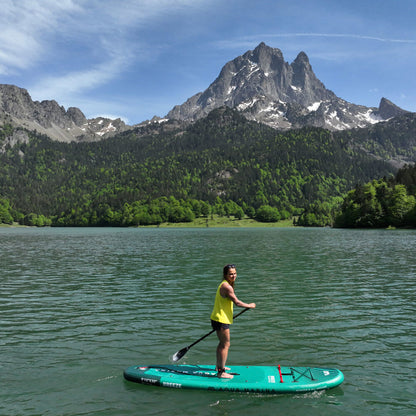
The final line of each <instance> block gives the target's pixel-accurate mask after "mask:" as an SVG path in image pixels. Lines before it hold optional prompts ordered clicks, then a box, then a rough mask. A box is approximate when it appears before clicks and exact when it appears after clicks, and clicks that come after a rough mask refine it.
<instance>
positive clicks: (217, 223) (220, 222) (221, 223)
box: [0, 217, 294, 228]
mask: <svg viewBox="0 0 416 416" xmlns="http://www.w3.org/2000/svg"><path fill="white" fill-rule="evenodd" d="M0 227H4V228H44V227H31V226H28V225H21V224H18V223H13V224H0ZM74 227H76V226H74ZM244 227H251V228H255V227H257V228H259V227H262V228H287V227H294V225H293V219H288V220H282V221H277V222H258V221H255V220H253V219H249V218H244V219H241V220H237V219H234V218H227V217H214V219H207V218H198V219H196V220H194V221H192V222H178V223H172V222H164V223H161V224H158V225H138V226H137V228H244ZM50 228H65V227H50ZM76 228H94V227H85V226H80V227H76ZM103 228H105V227H103ZM109 228H110V227H109ZM114 228H123V227H114ZM129 228H136V227H129Z"/></svg>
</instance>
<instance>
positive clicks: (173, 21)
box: [0, 0, 416, 125]
mask: <svg viewBox="0 0 416 416" xmlns="http://www.w3.org/2000/svg"><path fill="white" fill-rule="evenodd" d="M0 2H1V8H0V28H1V30H0V84H12V85H16V86H18V87H20V88H24V89H26V90H27V91H28V92H29V94H30V96H31V97H32V99H33V100H34V101H42V100H55V101H57V102H58V104H60V105H62V106H64V108H65V109H68V108H69V107H78V108H79V109H80V110H81V111H82V112H83V113H84V114H85V116H86V117H87V118H94V117H98V116H104V117H109V118H119V117H120V118H121V119H122V120H124V121H125V122H126V123H127V124H129V125H134V124H137V123H140V122H142V121H145V120H148V119H151V118H152V117H153V116H155V115H156V116H160V117H163V116H165V115H166V114H167V113H168V112H169V111H170V110H171V109H172V108H173V107H174V106H175V105H177V104H182V103H183V102H185V101H186V100H187V99H188V98H189V97H191V96H193V95H194V94H196V93H198V92H201V91H204V90H205V89H206V88H208V86H209V85H210V84H211V83H212V82H213V81H214V80H215V79H216V77H217V76H218V75H219V73H220V71H221V68H222V67H223V66H224V65H225V64H226V63H227V62H228V61H231V60H233V59H234V58H236V57H237V56H240V55H243V54H244V53H245V52H246V51H248V50H252V49H254V48H255V47H256V46H257V45H258V44H259V43H260V42H264V43H266V44H267V45H268V46H270V47H273V48H278V49H280V50H281V51H282V53H283V57H284V59H285V61H287V62H288V63H292V62H293V60H294V59H295V58H296V56H297V55H298V54H299V52H301V51H303V52H305V53H306V54H307V55H308V57H309V61H310V64H311V65H312V69H313V71H314V72H315V75H316V76H317V77H318V78H319V80H320V81H321V82H323V83H324V85H325V86H326V88H328V89H330V90H332V91H333V92H334V93H335V94H336V95H337V96H338V97H340V98H343V99H344V100H347V101H349V102H352V103H354V104H361V105H365V106H368V107H378V105H379V103H380V100H381V98H382V97H386V98H388V99H389V100H391V101H392V102H393V103H395V104H396V105H398V106H399V107H401V108H403V109H405V110H408V111H413V112H416V76H415V74H416V70H415V68H416V25H415V21H416V1H414V0H284V1H281V0H118V1H114V0H59V1H56V0H0Z"/></svg>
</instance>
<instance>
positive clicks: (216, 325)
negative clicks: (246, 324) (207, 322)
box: [211, 319, 230, 331]
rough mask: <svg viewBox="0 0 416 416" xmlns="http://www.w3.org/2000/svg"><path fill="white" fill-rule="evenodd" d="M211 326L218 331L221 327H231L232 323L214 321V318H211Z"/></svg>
mask: <svg viewBox="0 0 416 416" xmlns="http://www.w3.org/2000/svg"><path fill="white" fill-rule="evenodd" d="M211 326H212V329H215V330H216V331H218V330H219V329H229V328H230V324H223V323H222V322H218V321H213V320H212V319H211Z"/></svg>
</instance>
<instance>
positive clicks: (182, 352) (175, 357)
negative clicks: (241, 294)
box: [173, 308, 251, 361]
mask: <svg viewBox="0 0 416 416" xmlns="http://www.w3.org/2000/svg"><path fill="white" fill-rule="evenodd" d="M249 309H251V308H245V309H243V310H242V311H241V312H239V313H237V314H236V315H235V316H233V319H235V318H237V316H240V315H241V314H242V313H244V312H245V311H248V310H249ZM213 332H215V329H213V330H211V331H210V332H208V334H205V335H204V336H203V337H201V338H199V339H197V340H196V341H195V342H193V343H192V344H190V345H188V346H187V347H185V348H182V349H181V350H179V351H178V352H177V353H176V354H174V355H173V361H179V360H180V359H181V358H182V357H183V356H184V355H185V354H186V353H187V352H188V350H189V349H190V348H192V347H193V346H194V345H195V344H198V342H201V341H202V340H203V339H205V338H206V337H208V336H209V335H211V334H212V333H213Z"/></svg>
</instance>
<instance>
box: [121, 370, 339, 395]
mask: <svg viewBox="0 0 416 416" xmlns="http://www.w3.org/2000/svg"><path fill="white" fill-rule="evenodd" d="M227 373H229V374H232V375H233V376H234V377H233V378H232V379H225V378H218V377H217V372H216V371H215V367H214V366H210V365H199V366H198V365H149V366H145V365H135V366H132V367H129V368H127V369H126V370H125V371H124V378H125V379H126V380H129V381H134V382H136V383H142V384H150V385H153V386H161V387H172V388H178V389H202V390H217V391H238V392H252V393H275V394H277V393H306V392H310V391H316V390H326V389H330V388H333V387H336V386H338V385H340V384H341V383H342V382H343V381H344V375H343V374H342V372H341V371H340V370H337V369H335V368H310V367H287V366H280V365H278V366H230V370H228V371H227Z"/></svg>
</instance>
